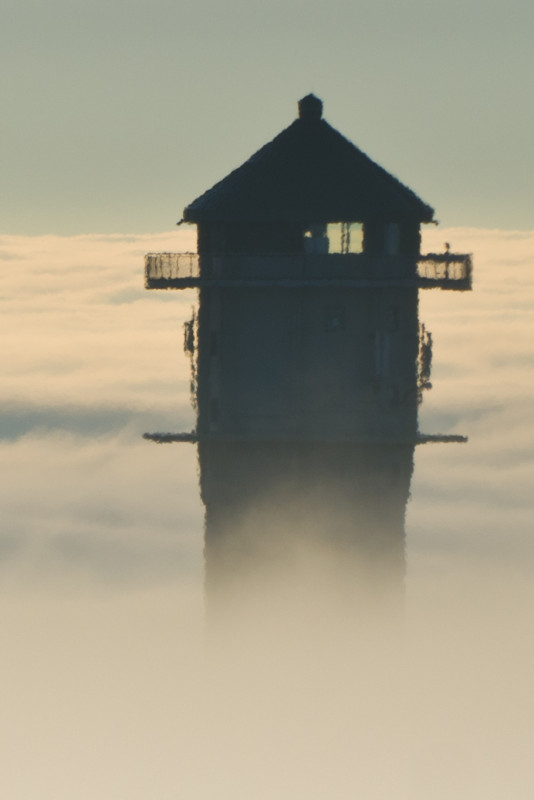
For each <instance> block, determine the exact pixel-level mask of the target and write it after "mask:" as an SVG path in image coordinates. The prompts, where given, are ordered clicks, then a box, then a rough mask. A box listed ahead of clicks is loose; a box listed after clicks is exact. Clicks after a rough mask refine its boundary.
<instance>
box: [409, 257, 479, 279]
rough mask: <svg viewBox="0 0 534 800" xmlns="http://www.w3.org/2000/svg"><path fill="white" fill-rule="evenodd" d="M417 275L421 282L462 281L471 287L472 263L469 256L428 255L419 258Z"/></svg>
mask: <svg viewBox="0 0 534 800" xmlns="http://www.w3.org/2000/svg"><path fill="white" fill-rule="evenodd" d="M417 274H418V275H419V277H420V278H422V279H423V280H430V281H434V282H435V281H463V282H468V283H469V285H470V286H471V282H472V277H473V263H472V260H471V256H469V255H460V254H458V253H428V254H427V255H425V256H420V257H419V260H418V262H417Z"/></svg>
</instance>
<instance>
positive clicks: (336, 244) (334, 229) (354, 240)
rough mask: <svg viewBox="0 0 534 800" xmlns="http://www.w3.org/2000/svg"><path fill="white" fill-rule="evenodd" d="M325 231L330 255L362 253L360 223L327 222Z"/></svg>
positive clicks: (361, 228) (361, 227) (361, 229)
mask: <svg viewBox="0 0 534 800" xmlns="http://www.w3.org/2000/svg"><path fill="white" fill-rule="evenodd" d="M326 230H327V236H328V243H329V247H328V251H329V252H330V253H344V254H347V253H362V252H363V225H362V223H361V222H329V223H328V225H327V229H326Z"/></svg>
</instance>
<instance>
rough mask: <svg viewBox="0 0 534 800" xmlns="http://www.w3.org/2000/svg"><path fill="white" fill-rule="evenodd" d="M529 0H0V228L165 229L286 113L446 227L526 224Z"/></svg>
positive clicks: (533, 24)
mask: <svg viewBox="0 0 534 800" xmlns="http://www.w3.org/2000/svg"><path fill="white" fill-rule="evenodd" d="M533 31H534V5H533V4H532V3H531V2H530V0H448V2H438V0H403V2H399V0H328V2H326V0H306V2H305V0H272V1H271V2H269V3H266V2H263V1H262V2H260V0H197V2H187V3H186V2H183V0H116V2H114V3H108V2H104V0H92V2H87V0H48V2H46V3H45V2H43V1H42V0H25V2H20V0H4V2H3V4H2V24H1V26H0V39H1V48H0V52H1V59H2V74H3V76H4V77H3V81H2V87H1V89H0V92H1V107H2V120H3V122H2V126H1V129H0V152H1V154H2V204H1V208H0V220H1V223H0V224H1V228H0V229H1V230H2V231H3V232H5V233H21V234H42V233H60V234H72V233H87V232H95V231H99V232H116V231H122V232H137V233H141V232H147V231H161V230H165V229H167V230H170V229H171V228H172V227H173V225H174V223H175V222H176V221H177V220H178V219H179V218H180V216H181V212H182V209H183V207H184V205H185V204H186V203H188V202H190V201H191V200H193V199H194V198H195V197H196V196H197V195H198V194H200V193H201V192H202V191H204V190H205V189H206V188H209V187H210V186H211V185H212V184H213V183H214V182H215V181H216V180H218V179H220V178H221V177H223V176H224V175H225V174H227V173H228V172H229V171H230V170H231V169H233V168H234V167H236V166H238V165H239V164H240V163H242V162H243V161H244V160H245V159H246V158H248V157H249V156H250V155H251V154H252V152H254V151H255V150H256V149H257V148H258V147H260V146H261V145H263V144H264V143H265V142H266V141H268V140H270V139H271V138H272V137H273V136H274V135H276V134H277V133H278V132H279V131H280V130H281V129H282V128H284V127H286V126H287V125H288V124H290V123H291V122H292V120H293V119H294V117H295V116H296V102H297V100H298V99H299V98H300V97H302V96H303V95H305V94H307V93H308V92H309V91H314V92H315V93H316V94H318V95H319V96H321V97H322V98H323V100H324V102H325V116H326V118H327V119H328V121H330V122H331V123H332V124H333V125H334V126H335V127H337V128H338V129H339V130H341V132H342V133H344V134H345V135H346V136H347V137H348V138H350V139H351V140H353V141H354V142H355V143H356V144H357V145H358V146H360V147H361V148H362V149H363V150H364V151H366V152H367V153H368V154H369V155H370V156H371V157H372V158H374V159H375V160H377V161H378V162H379V163H381V164H382V165H383V166H384V167H386V168H387V169H388V170H390V171H391V172H393V173H394V174H396V175H397V177H399V178H400V179H401V180H402V181H403V182H405V183H407V184H408V185H409V186H411V187H412V188H413V189H414V190H415V191H416V192H417V193H418V194H420V195H421V196H422V198H423V199H424V200H425V201H426V202H428V203H430V204H431V205H433V206H434V207H435V208H436V211H437V217H438V219H440V220H441V221H442V223H443V224H444V225H467V226H480V227H486V228H491V227H500V228H508V229H517V228H519V229H528V228H531V227H533V222H532V207H533V205H534V203H533V200H534V189H533V183H532V180H531V175H532V173H533V167H534V155H533V145H532V141H533V134H532V131H533V127H534V126H533V123H534V104H533V101H532V89H531V84H532V81H531V76H532V74H533V73H534V49H533V48H532V34H533Z"/></svg>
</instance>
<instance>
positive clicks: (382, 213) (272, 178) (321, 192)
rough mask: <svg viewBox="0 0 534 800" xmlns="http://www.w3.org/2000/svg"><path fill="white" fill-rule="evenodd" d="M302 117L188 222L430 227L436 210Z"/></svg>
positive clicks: (313, 107)
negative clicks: (377, 222) (384, 223)
mask: <svg viewBox="0 0 534 800" xmlns="http://www.w3.org/2000/svg"><path fill="white" fill-rule="evenodd" d="M322 107H323V104H322V102H321V100H319V98H317V97H315V95H313V94H309V95H307V96H306V97H304V98H303V99H302V100H300V102H299V117H298V119H296V120H295V121H294V122H293V123H292V124H291V125H290V126H289V127H288V128H286V129H285V130H283V131H282V132H281V133H280V134H279V135H278V136H276V137H275V138H274V139H273V140H272V141H271V142H269V143H268V144H266V145H265V146H264V147H262V148H261V149H260V150H258V151H257V153H255V154H254V155H253V156H252V157H251V158H249V159H248V161H246V162H245V163H244V164H242V166H240V167H238V168H237V169H235V170H234V171H233V172H231V173H230V174H229V175H228V176H227V177H226V178H223V180H222V181H219V183H216V184H215V186H213V187H212V188H211V189H209V190H208V191H207V192H205V193H204V194H203V195H201V196H200V197H198V198H197V199H196V200H194V201H193V202H192V203H191V204H190V205H188V206H187V207H186V208H185V210H184V220H186V221H188V222H234V221H235V222H238V221H243V222H247V221H250V222H259V221H273V222H274V221H295V222H297V221H298V222H302V223H304V224H308V223H313V222H349V221H360V222H363V221H367V220H383V221H388V222H404V221H412V222H430V221H431V220H432V218H433V216H434V211H433V209H432V208H431V207H430V206H428V205H426V204H425V203H423V201H422V200H421V199H420V198H419V197H417V195H416V194H415V193H414V192H412V191H411V189H408V187H407V186H404V185H403V184H402V183H400V181H398V180H397V179H396V178H395V177H393V175H390V174H389V172H386V170H385V169H383V168H382V167H380V166H379V165H378V164H376V163H375V162H374V161H372V160H371V159H370V158H369V157H368V156H366V155H365V153H363V152H362V151H361V150H359V149H358V148H357V147H356V146H355V145H354V144H352V142H350V141H349V140H348V139H346V138H345V137H344V136H342V135H341V134H340V133H339V132H338V131H337V130H335V128H333V127H332V126H331V125H329V124H328V122H326V120H324V119H323V118H322Z"/></svg>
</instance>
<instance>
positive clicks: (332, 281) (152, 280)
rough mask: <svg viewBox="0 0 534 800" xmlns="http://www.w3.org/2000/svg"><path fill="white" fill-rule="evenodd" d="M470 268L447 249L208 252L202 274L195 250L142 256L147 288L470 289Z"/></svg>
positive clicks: (465, 258) (464, 258)
mask: <svg viewBox="0 0 534 800" xmlns="http://www.w3.org/2000/svg"><path fill="white" fill-rule="evenodd" d="M472 271H473V270H472V262H471V257H470V256H469V255H462V254H457V253H449V252H447V253H429V254H428V255H423V256H419V257H418V258H417V259H414V258H408V257H405V256H386V255H382V256H380V255H377V256H375V255H368V254H365V253H361V254H356V253H349V254H341V253H330V254H318V253H306V254H303V255H297V256H294V255H265V256H261V255H260V256H254V257H252V258H251V257H249V256H243V255H235V256H230V255H228V256H211V257H209V258H207V259H206V260H205V261H204V263H203V267H202V275H201V271H200V262H199V257H198V255H197V254H196V253H148V254H147V255H146V256H145V285H146V288H147V289H187V288H204V287H205V288H222V287H230V288H231V287H234V288H238V287H246V288H262V287H267V286H279V287H282V288H290V287H303V286H316V287H347V288H349V287H361V288H391V287H399V288H400V287H404V288H407V287H415V288H422V289H431V288H440V289H449V290H454V291H469V290H470V289H471V288H472Z"/></svg>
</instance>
